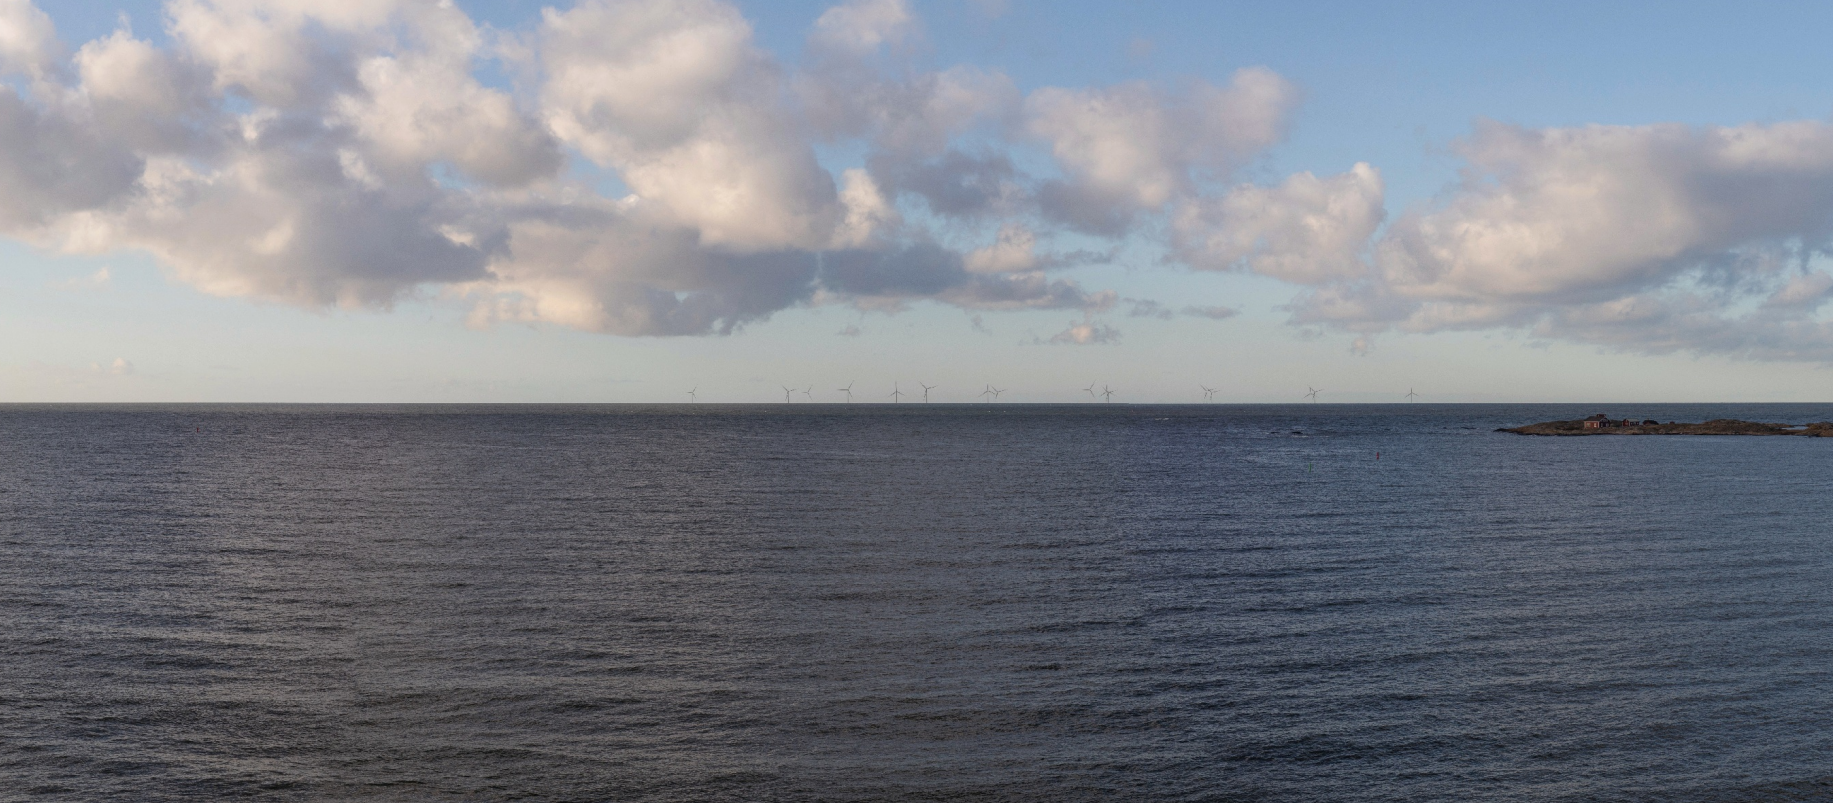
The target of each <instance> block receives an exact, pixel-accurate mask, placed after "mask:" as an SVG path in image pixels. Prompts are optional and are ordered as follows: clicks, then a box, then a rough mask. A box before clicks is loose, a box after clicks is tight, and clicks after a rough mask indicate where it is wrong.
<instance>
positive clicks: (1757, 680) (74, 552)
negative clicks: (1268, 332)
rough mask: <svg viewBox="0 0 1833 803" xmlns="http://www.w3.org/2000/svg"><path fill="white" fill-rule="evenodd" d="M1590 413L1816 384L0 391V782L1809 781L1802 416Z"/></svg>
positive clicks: (1382, 787) (801, 791)
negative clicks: (1042, 391) (1137, 390)
mask: <svg viewBox="0 0 1833 803" xmlns="http://www.w3.org/2000/svg"><path fill="white" fill-rule="evenodd" d="M1594 412H1606V413H1610V414H1612V415H1614V416H1619V417H1621V416H1633V417H1636V418H1643V417H1648V418H1658V419H1660V420H1664V421H1665V420H1703V419H1707V418H1718V417H1736V418H1748V419H1759V420H1772V421H1789V422H1807V421H1819V420H1828V419H1833V405H1709V406H1706V405H1623V404H1612V405H1585V406H1571V405H1561V406H1544V405H1454V406H1436V405H1428V404H1418V405H1387V406H1380V405H1375V406H1347V405H1344V406H1339V405H1328V404H1326V405H1312V406H1299V405H1293V406H1253V407H1237V406H1226V405H1215V406H1175V407H1149V406H1147V407H1142V406H1134V407H1123V406H1119V405H1116V406H1112V407H1106V406H1097V405H1079V406H1062V407H1032V406H1018V405H1003V406H998V407H992V408H988V407H984V406H943V405H932V406H927V407H924V406H920V405H901V406H898V407H895V408H893V407H887V406H870V407H868V406H865V405H855V406H851V407H847V406H840V405H775V406H717V405H700V406H694V407H688V406H655V407H642V406H602V407H599V406H554V407H544V406H534V407H529V406H514V407H508V406H505V407H489V406H479V407H448V406H425V407H418V406H402V407H391V406H378V407H364V406H349V407H345V406H329V407H263V406H247V407H237V406H195V407H193V406H152V407H80V406H0V800H103V799H120V800H155V801H156V800H216V799H228V798H236V799H253V800H356V801H397V800H398V801H418V800H464V801H512V800H513V801H596V800H605V801H658V802H659V801H703V800H708V801H803V800H809V801H826V800H833V801H865V800H886V801H889V800H950V801H979V800H988V801H1007V800H1011V801H1050V803H1074V802H1076V801H1095V800H1174V801H1175V800H1184V801H1208V800H1214V801H1318V800H1325V801H1331V800H1343V801H1441V800H1442V801H1452V800H1460V801H1461V800H1482V801H1617V800H1623V801H1767V800H1822V799H1827V800H1833V494H1829V490H1830V489H1833V439H1808V438H1678V437H1670V438H1659V437H1610V438H1565V439H1556V438H1528V437H1520V436H1515V435H1507V434H1499V433H1495V432H1492V431H1491V430H1493V429H1494V428H1496V427H1499V426H1515V425H1520V424H1525V423H1530V422H1534V421H1540V420H1546V419H1553V418H1577V417H1581V416H1583V415H1587V414H1590V413H1594ZM1377 452H1379V453H1380V459H1379V460H1377V459H1376V453H1377Z"/></svg>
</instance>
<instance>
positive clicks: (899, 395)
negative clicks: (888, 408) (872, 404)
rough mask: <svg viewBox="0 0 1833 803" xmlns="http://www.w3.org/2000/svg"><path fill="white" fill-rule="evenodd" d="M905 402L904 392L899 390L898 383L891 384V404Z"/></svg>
mask: <svg viewBox="0 0 1833 803" xmlns="http://www.w3.org/2000/svg"><path fill="white" fill-rule="evenodd" d="M903 400H904V392H903V391H901V390H898V389H897V383H896V382H893V383H891V403H892V404H897V403H898V402H901V401H903Z"/></svg>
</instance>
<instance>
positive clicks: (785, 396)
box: [783, 385, 795, 404]
mask: <svg viewBox="0 0 1833 803" xmlns="http://www.w3.org/2000/svg"><path fill="white" fill-rule="evenodd" d="M794 392H795V390H793V389H791V388H790V387H789V386H788V385H784V386H783V403H784V404H788V403H789V394H791V393H794Z"/></svg>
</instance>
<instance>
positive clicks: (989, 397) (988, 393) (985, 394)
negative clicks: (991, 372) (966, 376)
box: [980, 385, 997, 402]
mask: <svg viewBox="0 0 1833 803" xmlns="http://www.w3.org/2000/svg"><path fill="white" fill-rule="evenodd" d="M980 396H981V398H984V399H986V400H987V401H988V402H991V401H992V400H993V399H994V398H997V397H996V396H995V395H994V393H993V386H992V385H988V386H987V389H986V390H983V391H980Z"/></svg>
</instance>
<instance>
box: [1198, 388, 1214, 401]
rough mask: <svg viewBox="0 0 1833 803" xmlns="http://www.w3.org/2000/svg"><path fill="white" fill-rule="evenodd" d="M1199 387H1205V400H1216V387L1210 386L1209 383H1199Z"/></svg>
mask: <svg viewBox="0 0 1833 803" xmlns="http://www.w3.org/2000/svg"><path fill="white" fill-rule="evenodd" d="M1197 387H1199V388H1202V389H1203V401H1206V402H1212V401H1215V400H1216V389H1215V388H1212V387H1209V386H1208V385H1197Z"/></svg>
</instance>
